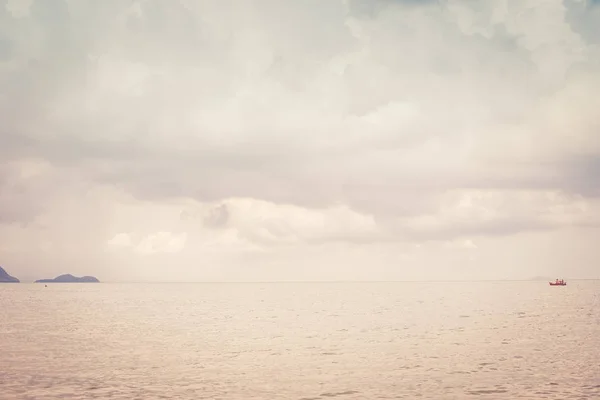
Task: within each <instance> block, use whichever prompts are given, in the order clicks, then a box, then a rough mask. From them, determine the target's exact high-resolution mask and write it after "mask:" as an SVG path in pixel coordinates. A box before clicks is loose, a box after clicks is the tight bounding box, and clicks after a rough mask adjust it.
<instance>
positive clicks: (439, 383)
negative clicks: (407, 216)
mask: <svg viewBox="0 0 600 400" xmlns="http://www.w3.org/2000/svg"><path fill="white" fill-rule="evenodd" d="M599 289H600V282H599V281H570V282H569V284H568V286H566V287H556V288H554V287H549V286H548V284H547V283H546V282H478V283H466V282H460V283H264V284H259V283H247V284H233V283H227V284H97V285H76V284H71V285H69V284H51V285H48V287H44V285H34V284H21V285H4V286H2V287H0V304H1V307H0V337H1V338H2V340H0V354H1V357H0V398H3V399H5V398H6V399H34V398H35V399H52V398H61V399H63V398H72V399H83V398H104V399H106V398H110V399H136V398H137V399H155V398H179V399H202V398H206V399H294V400H300V399H305V400H306V399H315V400H316V399H327V398H336V399H338V400H346V399H348V400H349V399H378V398H379V399H397V398H406V399H413V398H430V399H463V398H471V397H472V398H490V399H503V398H506V399H508V398H510V399H514V398H524V399H542V398H550V399H568V398H577V399H592V398H598V397H599V396H600V367H599V366H598V359H600V336H599V335H598V327H599V324H600V307H599V306H600V301H599V295H598V293H600V291H599Z"/></svg>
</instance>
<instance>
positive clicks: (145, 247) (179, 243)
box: [135, 232, 187, 254]
mask: <svg viewBox="0 0 600 400" xmlns="http://www.w3.org/2000/svg"><path fill="white" fill-rule="evenodd" d="M186 241H187V233H185V232H183V233H179V234H173V233H171V232H157V233H154V234H151V235H148V236H146V237H144V238H143V239H142V240H140V242H139V244H138V245H137V246H136V247H135V251H136V252H138V253H141V254H154V253H178V252H180V251H181V250H183V248H184V247H185V243H186Z"/></svg>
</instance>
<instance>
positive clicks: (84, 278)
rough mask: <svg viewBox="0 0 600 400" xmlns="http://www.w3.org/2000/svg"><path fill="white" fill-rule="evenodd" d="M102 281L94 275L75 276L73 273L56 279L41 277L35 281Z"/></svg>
mask: <svg viewBox="0 0 600 400" xmlns="http://www.w3.org/2000/svg"><path fill="white" fill-rule="evenodd" d="M98 282H100V281H99V280H98V279H97V278H95V277H93V276H82V277H78V276H73V275H71V274H64V275H59V276H57V277H56V278H54V279H39V280H37V281H35V283H98Z"/></svg>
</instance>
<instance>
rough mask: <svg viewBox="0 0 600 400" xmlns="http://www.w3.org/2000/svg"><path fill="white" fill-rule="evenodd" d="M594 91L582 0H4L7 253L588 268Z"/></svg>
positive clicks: (202, 276) (137, 274)
mask: <svg viewBox="0 0 600 400" xmlns="http://www.w3.org/2000/svg"><path fill="white" fill-rule="evenodd" d="M599 93H600V3H599V2H597V1H591V0H580V1H577V0H566V1H558V0H493V1H472V2H465V1H462V0H460V1H459V0H440V1H425V0H424V1H418V0H328V1H323V0H285V1H284V0H244V1H241V0H240V1H232V0H214V1H201V0H179V1H175V0H102V1H98V0H0V121H1V122H0V265H2V266H3V267H4V268H5V269H6V270H7V271H8V272H9V273H11V274H12V275H15V276H17V277H18V278H21V279H22V280H31V279H38V278H46V277H53V276H56V275H58V274H61V273H73V274H76V275H84V274H86V275H95V276H97V277H98V278H99V279H101V280H103V281H119V280H123V281H154V280H162V281H204V280H209V281H215V280H216V281H223V280H236V281H240V280H241V281H246V280H251V281H264V280H404V279H407V280H414V279H419V280H420V279H521V278H524V279H528V278H530V277H532V276H538V275H541V276H550V277H552V278H555V277H566V278H569V277H570V278H599V277H600V264H599V261H598V260H599V259H600V245H599V243H600V117H599V110H600V97H599Z"/></svg>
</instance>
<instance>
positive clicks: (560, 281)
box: [548, 279, 567, 286]
mask: <svg viewBox="0 0 600 400" xmlns="http://www.w3.org/2000/svg"><path fill="white" fill-rule="evenodd" d="M548 283H549V284H550V286H567V282H565V281H564V279H557V280H556V281H554V282H548Z"/></svg>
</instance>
